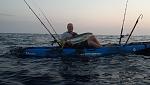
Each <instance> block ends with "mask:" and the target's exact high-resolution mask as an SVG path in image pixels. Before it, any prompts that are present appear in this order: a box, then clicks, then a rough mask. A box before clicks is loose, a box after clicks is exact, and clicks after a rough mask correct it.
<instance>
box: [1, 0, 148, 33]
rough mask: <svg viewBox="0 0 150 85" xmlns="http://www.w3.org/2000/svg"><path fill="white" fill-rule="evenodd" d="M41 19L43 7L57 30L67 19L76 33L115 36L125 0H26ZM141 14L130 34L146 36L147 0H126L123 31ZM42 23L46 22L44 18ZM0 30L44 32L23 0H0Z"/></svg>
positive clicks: (64, 29)
mask: <svg viewBox="0 0 150 85" xmlns="http://www.w3.org/2000/svg"><path fill="white" fill-rule="evenodd" d="M27 1H28V3H29V4H30V5H31V7H32V8H33V9H34V10H35V12H36V13H37V14H38V15H39V16H40V18H41V19H42V20H44V18H43V17H42V14H41V13H40V11H38V8H39V7H40V8H41V9H43V10H44V12H45V14H46V16H47V17H48V19H50V20H51V23H52V24H53V26H54V28H55V30H56V31H57V32H58V33H63V32H64V31H66V25H67V23H69V22H72V23H73V24H74V31H75V32H77V33H84V32H92V33H94V34H96V35H119V34H120V30H121V24H122V20H123V14H124V9H125V4H126V0H27ZM140 14H143V19H142V20H140V21H139V23H138V25H137V27H136V29H135V31H134V33H133V34H134V35H150V24H149V23H150V0H129V3H128V10H127V16H126V21H125V27H124V28H125V29H124V34H127V33H129V32H130V31H131V29H132V28H133V26H134V24H135V21H136V19H137V18H138V16H139V15H140ZM44 22H45V23H46V21H45V20H44ZM0 33H42V34H45V33H47V31H46V30H45V28H43V27H42V25H41V24H40V22H39V21H38V20H37V18H36V17H35V16H34V15H33V13H32V12H31V11H30V10H29V8H28V7H27V5H26V4H25V3H24V1H23V0H0Z"/></svg>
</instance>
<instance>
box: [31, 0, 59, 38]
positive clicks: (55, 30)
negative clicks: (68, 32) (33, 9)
mask: <svg viewBox="0 0 150 85" xmlns="http://www.w3.org/2000/svg"><path fill="white" fill-rule="evenodd" d="M33 2H34V0H33ZM34 4H35V5H36V6H37V7H38V8H39V10H40V12H41V13H42V15H43V16H44V18H45V19H46V21H47V22H48V24H49V26H50V27H51V28H52V30H53V31H54V32H55V34H56V35H57V36H59V35H58V33H57V32H56V30H55V29H54V27H53V25H52V24H51V22H50V21H49V20H48V18H47V17H46V15H45V13H44V11H43V10H42V9H41V8H40V7H39V5H37V4H36V3H35V2H34Z"/></svg>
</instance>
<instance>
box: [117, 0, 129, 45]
mask: <svg viewBox="0 0 150 85" xmlns="http://www.w3.org/2000/svg"><path fill="white" fill-rule="evenodd" d="M127 7H128V0H127V1H126V7H125V12H124V17H123V23H122V26H121V32H120V38H119V45H121V39H122V38H123V35H122V33H123V29H124V23H125V19H126V13H127Z"/></svg>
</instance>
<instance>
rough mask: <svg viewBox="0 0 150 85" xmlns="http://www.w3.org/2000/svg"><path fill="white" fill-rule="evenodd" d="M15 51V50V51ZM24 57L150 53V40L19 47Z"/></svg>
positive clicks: (20, 53) (90, 56) (92, 56)
mask: <svg viewBox="0 0 150 85" xmlns="http://www.w3.org/2000/svg"><path fill="white" fill-rule="evenodd" d="M13 53H14V52H13ZM17 53H19V57H22V58H31V57H36V58H45V57H49V58H57V57H89V58H94V57H105V56H107V57H109V56H111V55H125V54H140V55H148V54H150V42H137V43H129V44H127V45H118V44H109V45H108V44H107V45H103V46H102V47H100V48H60V47H57V46H56V47H55V46H54V47H25V48H19V49H18V52H17Z"/></svg>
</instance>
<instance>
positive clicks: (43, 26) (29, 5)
mask: <svg viewBox="0 0 150 85" xmlns="http://www.w3.org/2000/svg"><path fill="white" fill-rule="evenodd" d="M24 2H25V4H26V5H27V6H28V7H29V9H30V10H31V11H32V13H33V14H34V15H35V16H36V18H37V19H38V20H39V21H40V23H41V24H42V26H43V27H44V28H45V29H46V30H47V31H48V32H49V34H50V35H51V36H52V37H53V39H54V41H56V42H57V44H58V45H59V46H60V47H61V44H60V43H59V42H58V40H57V39H56V38H55V36H54V35H53V34H52V33H51V32H50V31H49V30H48V28H47V27H46V25H45V24H44V23H43V21H42V20H41V19H40V17H39V16H38V15H37V14H36V13H35V11H34V10H33V9H32V8H31V6H30V5H29V4H28V3H27V1H26V0H24Z"/></svg>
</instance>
